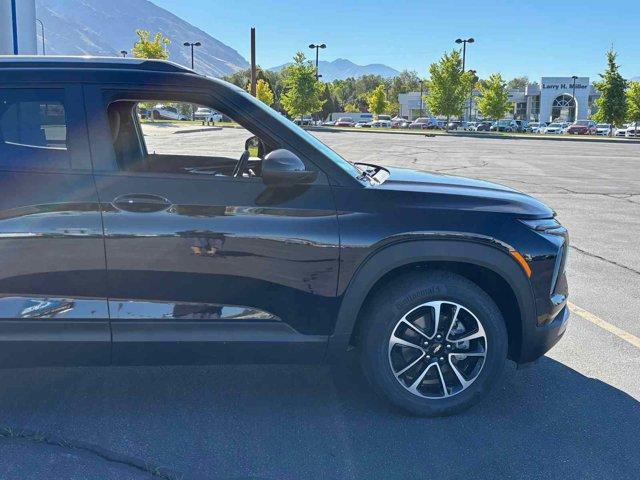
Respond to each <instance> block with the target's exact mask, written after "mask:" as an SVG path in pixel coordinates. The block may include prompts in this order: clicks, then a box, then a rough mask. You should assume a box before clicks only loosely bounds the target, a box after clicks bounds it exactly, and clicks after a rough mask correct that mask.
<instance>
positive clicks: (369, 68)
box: [269, 58, 400, 82]
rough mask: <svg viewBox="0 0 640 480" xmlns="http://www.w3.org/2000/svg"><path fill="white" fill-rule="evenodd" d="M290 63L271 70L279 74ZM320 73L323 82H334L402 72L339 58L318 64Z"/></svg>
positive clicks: (384, 66) (394, 74) (391, 75)
mask: <svg viewBox="0 0 640 480" xmlns="http://www.w3.org/2000/svg"><path fill="white" fill-rule="evenodd" d="M287 65H289V64H288V63H285V64H284V65H279V66H277V67H273V68H270V69H269V70H271V71H274V72H279V71H280V70H282V69H283V68H285V67H286V66H287ZM318 71H319V72H320V75H322V80H324V81H325V82H331V81H333V80H344V79H345V78H349V77H354V78H357V77H361V76H363V75H380V76H381V77H384V78H390V77H395V76H396V75H398V74H399V73H400V72H399V71H398V70H396V69H395V68H391V67H388V66H387V65H382V64H381V63H372V64H370V65H356V64H355V63H353V62H351V61H349V60H346V59H344V58H338V59H336V60H334V61H333V62H327V61H322V60H321V61H320V62H318Z"/></svg>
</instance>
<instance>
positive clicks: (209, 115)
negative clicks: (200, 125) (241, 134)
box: [193, 107, 222, 123]
mask: <svg viewBox="0 0 640 480" xmlns="http://www.w3.org/2000/svg"><path fill="white" fill-rule="evenodd" d="M193 116H194V118H195V119H196V120H202V121H203V122H205V123H215V122H221V121H222V115H221V114H220V113H218V112H216V111H215V110H213V109H211V108H206V107H200V108H198V109H197V110H196V113H194V114H193Z"/></svg>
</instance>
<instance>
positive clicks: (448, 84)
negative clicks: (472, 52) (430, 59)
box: [426, 50, 474, 125]
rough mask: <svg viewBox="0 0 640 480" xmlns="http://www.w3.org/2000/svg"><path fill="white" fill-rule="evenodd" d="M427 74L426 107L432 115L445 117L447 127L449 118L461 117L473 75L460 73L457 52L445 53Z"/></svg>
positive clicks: (460, 67) (460, 58) (460, 62)
mask: <svg viewBox="0 0 640 480" xmlns="http://www.w3.org/2000/svg"><path fill="white" fill-rule="evenodd" d="M429 74H430V78H429V80H427V82H426V84H427V88H428V91H429V93H428V94H427V97H426V100H427V106H428V107H429V110H430V111H431V112H432V113H433V114H435V115H443V116H445V117H446V118H447V125H448V124H449V120H450V119H451V117H453V116H454V117H459V116H460V115H462V112H463V110H464V107H465V104H466V101H467V100H468V98H469V95H470V94H471V89H472V88H473V80H474V74H473V73H472V72H470V71H467V72H464V73H463V72H462V57H461V56H460V51H459V50H454V51H453V52H451V53H445V54H444V55H443V56H442V58H441V59H440V61H439V62H438V63H432V64H431V66H430V67H429Z"/></svg>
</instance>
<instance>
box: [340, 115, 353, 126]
mask: <svg viewBox="0 0 640 480" xmlns="http://www.w3.org/2000/svg"><path fill="white" fill-rule="evenodd" d="M354 125H355V122H354V121H353V119H352V118H351V117H341V118H339V119H338V120H337V121H336V123H335V126H336V127H353V126H354Z"/></svg>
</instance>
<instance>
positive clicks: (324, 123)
mask: <svg viewBox="0 0 640 480" xmlns="http://www.w3.org/2000/svg"><path fill="white" fill-rule="evenodd" d="M335 125H336V122H332V121H331V120H329V121H328V122H322V126H323V127H334V126H335Z"/></svg>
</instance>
